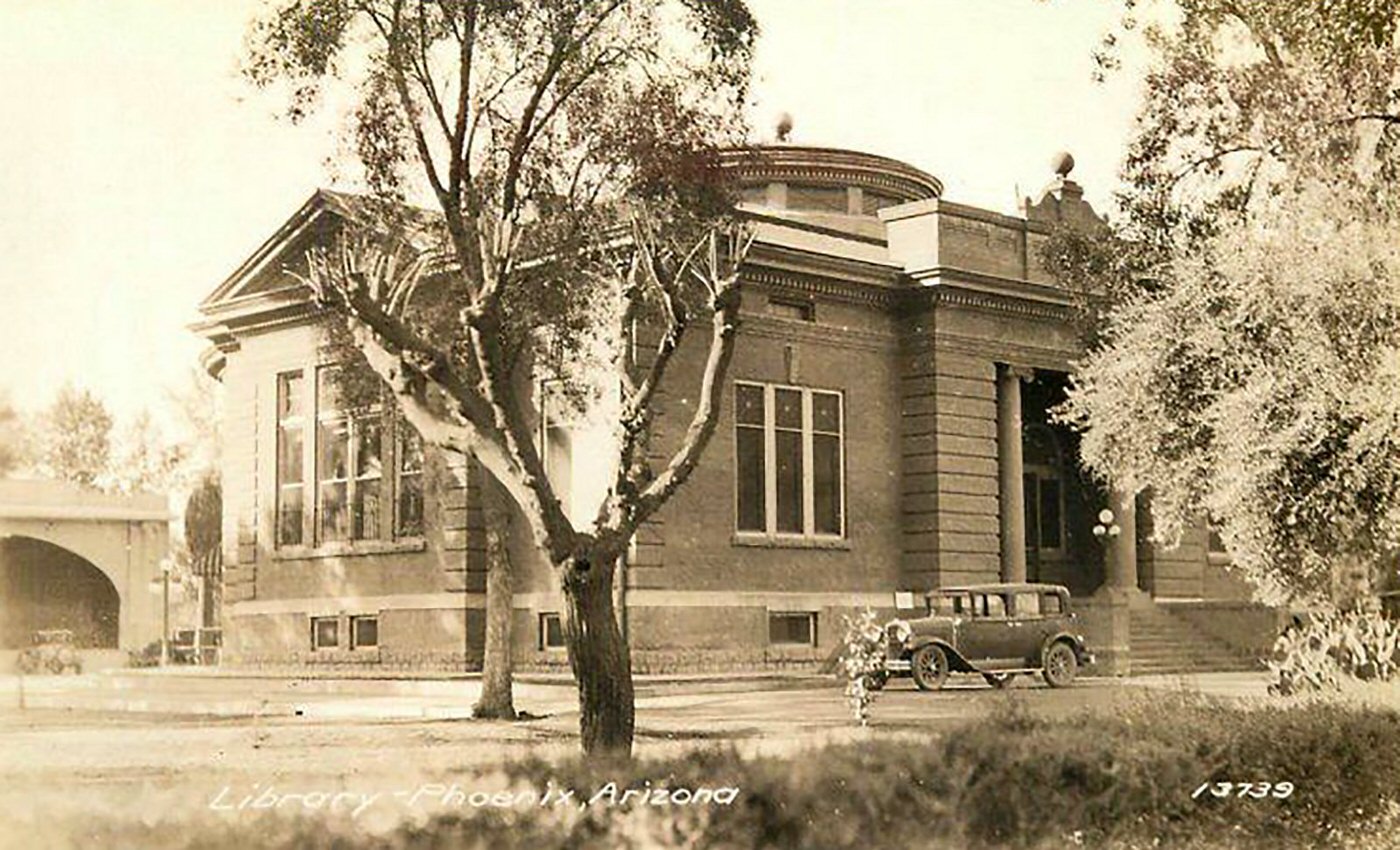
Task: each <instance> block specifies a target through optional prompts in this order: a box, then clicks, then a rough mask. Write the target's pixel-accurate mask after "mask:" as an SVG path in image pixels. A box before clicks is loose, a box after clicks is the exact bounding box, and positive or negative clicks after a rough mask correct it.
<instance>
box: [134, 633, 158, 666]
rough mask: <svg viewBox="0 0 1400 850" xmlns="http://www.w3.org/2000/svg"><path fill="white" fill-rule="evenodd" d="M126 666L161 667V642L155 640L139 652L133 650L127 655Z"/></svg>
mask: <svg viewBox="0 0 1400 850" xmlns="http://www.w3.org/2000/svg"><path fill="white" fill-rule="evenodd" d="M126 666H128V667H159V666H160V641H158V640H153V641H151V642H150V643H148V644H146V645H145V646H143V647H141V648H140V649H139V650H131V651H128V652H127V654H126Z"/></svg>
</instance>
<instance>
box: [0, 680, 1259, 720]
mask: <svg viewBox="0 0 1400 850" xmlns="http://www.w3.org/2000/svg"><path fill="white" fill-rule="evenodd" d="M964 678H966V677H964ZM1267 683H1268V678H1267V674H1262V673H1205V674H1197V675H1190V676H1151V677H1140V678H1128V679H1108V678H1085V679H1083V680H1082V681H1081V682H1080V684H1079V685H1078V686H1077V687H1075V688H1071V689H1067V690H1062V691H1051V690H1050V689H1046V688H1043V687H1039V686H1037V685H1034V684H1032V683H1031V682H1030V681H1029V680H1027V681H1025V682H1023V683H1019V684H1018V687H1016V688H1014V689H1013V690H1014V691H1015V692H1018V693H1025V694H1028V695H1029V696H1030V698H1032V699H1052V700H1056V701H1059V700H1068V701H1070V702H1075V701H1079V700H1083V701H1087V702H1093V701H1095V700H1097V699H1098V698H1100V697H1102V696H1103V695H1105V694H1107V693H1110V692H1119V693H1125V692H1128V691H1131V690H1137V689H1159V690H1188V691H1194V692H1200V693H1205V694H1211V695H1214V696H1221V697H1226V698H1243V699H1250V698H1257V697H1263V696H1265V694H1266V689H1267ZM906 684H907V683H899V684H898V686H893V685H892V689H893V691H892V692H895V693H902V692H904V691H908V694H907V695H905V696H900V697H897V698H896V699H898V700H900V701H904V700H906V699H912V700H914V701H913V702H911V703H910V704H909V710H910V712H911V716H919V715H923V714H926V713H928V712H930V711H932V710H933V708H934V703H935V702H938V703H940V705H941V697H940V695H937V694H923V693H921V692H916V691H913V690H912V688H911V687H906ZM981 690H984V688H983V686H982V684H981V683H980V682H979V681H975V680H974V679H972V678H967V680H966V681H961V680H960V681H957V682H954V683H951V685H950V687H949V689H948V691H947V692H946V693H947V694H948V695H952V694H957V693H962V692H967V691H981ZM480 692H481V686H480V679H479V677H471V678H466V677H459V678H455V679H388V678H341V679H332V678H317V679H299V678H292V677H290V676H265V675H262V676H259V675H251V676H250V675H237V674H236V673H235V672H233V671H221V672H218V673H214V672H212V671H210V670H208V669H207V668H206V669H204V670H200V668H165V669H153V670H122V671H107V672H103V673H96V674H89V675H84V676H28V677H24V678H23V679H22V680H21V679H20V678H19V677H15V676H7V677H0V710H14V709H19V708H21V707H23V708H27V709H60V710H77V711H91V712H118V713H120V712H130V713H144V714H160V715H171V716H182V717H189V718H192V719H196V718H274V717H282V718H308V719H320V720H362V721H396V720H457V719H465V718H468V717H470V716H471V706H472V705H473V704H475V702H476V700H477V698H478V697H479V695H480ZM989 692H990V691H989ZM514 694H515V704H516V707H517V708H518V709H520V710H522V711H528V712H530V713H531V714H532V715H535V716H545V717H558V716H560V715H571V714H574V713H575V712H577V710H578V698H577V692H576V690H575V688H574V684H573V682H572V681H571V680H570V679H568V678H567V677H565V676H552V677H549V678H548V679H547V680H541V677H538V676H518V677H517V678H516V682H515V689H514ZM636 698H637V707H638V708H639V709H642V708H656V709H665V710H671V709H684V708H696V707H700V706H708V707H710V708H712V709H713V714H712V715H711V719H712V720H718V719H722V718H725V717H726V716H728V717H730V718H731V719H733V718H736V717H737V714H738V713H739V712H738V709H739V707H740V706H746V705H753V706H754V707H755V710H758V713H759V714H767V713H768V710H769V709H770V708H771V710H773V711H776V712H778V713H779V714H783V713H786V712H788V711H799V714H798V715H796V716H801V715H800V710H799V709H798V706H809V707H810V706H813V705H816V704H823V705H825V704H826V703H831V704H832V705H833V706H837V705H840V704H842V703H843V698H842V696H841V692H840V685H839V683H838V682H836V681H835V680H834V679H833V678H831V677H829V676H812V675H804V676H775V675H773V674H759V675H754V674H750V675H742V674H731V675H726V676H723V677H720V676H686V677H681V676H662V677H646V676H642V677H638V678H637V687H636ZM760 706H762V709H761V710H760V709H759V708H758V707H760ZM942 708H950V709H952V710H953V711H955V712H956V711H961V710H962V707H961V706H957V707H954V706H946V707H941V708H940V710H942ZM842 710H844V709H842Z"/></svg>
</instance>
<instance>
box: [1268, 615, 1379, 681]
mask: <svg viewBox="0 0 1400 850" xmlns="http://www.w3.org/2000/svg"><path fill="white" fill-rule="evenodd" d="M1273 655H1274V657H1273V658H1271V659H1269V661H1268V662H1267V663H1268V665H1269V669H1270V670H1271V671H1272V672H1273V674H1274V677H1275V681H1274V683H1273V684H1272V685H1271V686H1270V691H1271V692H1272V693H1277V694H1284V695H1289V694H1296V693H1304V692H1308V691H1322V690H1336V689H1338V688H1340V687H1341V686H1342V683H1343V681H1344V680H1345V679H1346V678H1348V677H1350V678H1354V679H1360V680H1362V681H1374V680H1380V681H1388V680H1390V679H1392V678H1394V677H1395V675H1396V670H1397V665H1400V623H1396V622H1394V621H1392V620H1387V619H1385V618H1383V617H1381V616H1380V614H1379V613H1376V612H1364V611H1349V612H1345V613H1331V614H1322V615H1319V616H1317V617H1314V618H1312V619H1311V620H1309V621H1308V622H1306V623H1303V624H1300V625H1296V626H1293V627H1291V628H1290V629H1288V631H1286V632H1284V633H1283V634H1282V635H1281V636H1280V637H1279V639H1278V640H1277V641H1276V642H1275V643H1274V653H1273Z"/></svg>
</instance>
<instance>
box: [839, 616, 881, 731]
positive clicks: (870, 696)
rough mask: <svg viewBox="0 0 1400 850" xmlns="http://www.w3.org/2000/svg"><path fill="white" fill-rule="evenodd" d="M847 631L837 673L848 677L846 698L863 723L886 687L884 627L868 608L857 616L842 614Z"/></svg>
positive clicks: (867, 722)
mask: <svg viewBox="0 0 1400 850" xmlns="http://www.w3.org/2000/svg"><path fill="white" fill-rule="evenodd" d="M842 619H843V620H844V621H845V625H846V634H845V637H843V638H842V641H841V664H840V667H839V668H838V673H837V675H839V676H841V677H843V678H844V679H845V680H846V699H847V700H848V701H849V702H850V704H851V714H852V715H853V716H854V717H855V719H856V722H857V723H859V724H860V725H861V726H866V725H868V724H869V723H870V706H871V705H872V704H873V703H874V702H875V696H876V694H878V693H879V691H880V689H881V688H883V687H884V684H885V679H886V677H887V674H886V672H885V644H886V639H885V630H884V628H883V627H882V626H881V625H880V624H879V623H877V622H875V612H874V611H873V610H871V609H870V608H866V609H865V610H864V611H862V612H860V614H859V615H857V616H855V617H843V618H842Z"/></svg>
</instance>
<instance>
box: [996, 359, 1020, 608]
mask: <svg viewBox="0 0 1400 850" xmlns="http://www.w3.org/2000/svg"><path fill="white" fill-rule="evenodd" d="M1025 375H1026V371H1025V370H1021V369H1017V368H1015V367H1014V366H1007V365H1001V366H998V368H997V470H998V474H999V476H1000V479H1001V480H1000V488H999V493H1000V501H1001V504H1000V515H1001V580H1002V581H1025V580H1026V496H1025V482H1024V480H1023V479H1022V477H1021V473H1022V460H1021V379H1022V378H1023V377H1024V376H1025Z"/></svg>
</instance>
